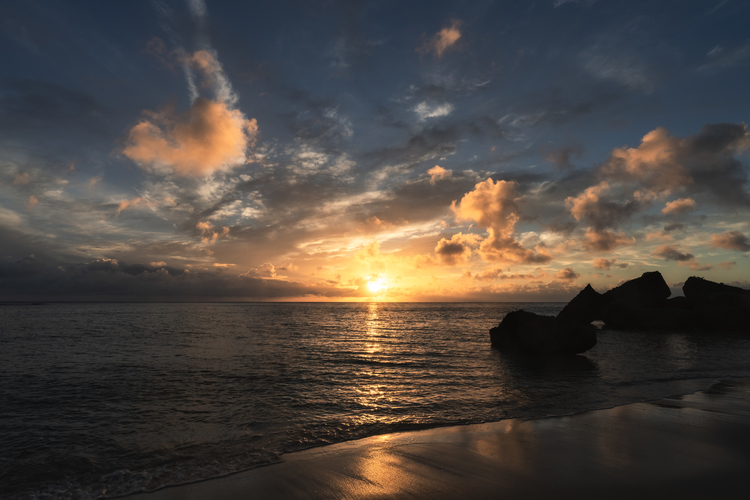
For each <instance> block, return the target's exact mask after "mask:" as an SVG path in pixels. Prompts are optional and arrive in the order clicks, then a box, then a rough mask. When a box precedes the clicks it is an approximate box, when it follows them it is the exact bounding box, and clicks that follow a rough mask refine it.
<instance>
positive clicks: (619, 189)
mask: <svg viewBox="0 0 750 500" xmlns="http://www.w3.org/2000/svg"><path fill="white" fill-rule="evenodd" d="M749 25H750V3H749V2H747V1H746V0H742V1H740V0H706V1H700V2H698V1H683V0H680V1H668V0H665V1H659V2H653V1H643V2H641V1H637V0H629V1H616V0H540V1H529V2H510V1H489V0H485V1H436V0H431V1H426V2H420V1H409V2H404V1H379V2H376V1H359V2H358V1H335V0H330V1H300V2H295V1H284V0H274V1H253V2H228V1H224V2H222V1H218V0H214V1H212V0H153V1H137V2H90V1H72V0H66V1H52V0H49V1H43V2H42V1H37V0H23V1H15V0H6V1H4V2H3V3H2V5H0V59H1V60H2V61H3V64H2V65H0V300H36V299H50V300H187V301H190V300H220V301H230V300H243V301H262V300H269V301H294V300H296V301H565V300H569V299H570V298H572V297H573V296H574V295H575V294H576V293H577V292H578V291H579V290H580V289H581V288H583V287H584V286H585V285H586V284H587V283H591V284H592V286H594V288H595V289H597V290H600V291H604V290H607V289H609V288H611V287H613V286H616V285H617V284H619V283H621V282H622V281H624V280H627V279H631V278H633V277H636V276H639V275H640V274H642V273H643V272H646V271H654V270H658V271H660V272H661V273H662V275H664V277H665V279H666V281H667V283H668V284H669V285H670V286H671V287H672V288H673V290H674V293H675V294H679V290H680V287H681V285H682V283H683V282H684V281H685V279H686V278H687V277H688V276H701V277H705V278H707V279H710V280H713V281H717V282H725V283H732V284H735V285H738V286H744V287H748V286H750V260H749V259H748V256H749V255H750V238H749V237H748V235H750V185H749V184H748V174H749V172H750V133H749V132H748V126H747V121H748V119H749V117H748V113H749V112H750V94H749V93H748V88H750V32H749V31H748V29H747V26H749Z"/></svg>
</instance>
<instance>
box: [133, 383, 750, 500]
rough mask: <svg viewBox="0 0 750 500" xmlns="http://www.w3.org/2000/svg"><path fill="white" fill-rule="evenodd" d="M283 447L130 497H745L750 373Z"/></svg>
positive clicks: (749, 475)
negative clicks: (273, 456) (691, 388)
mask: <svg viewBox="0 0 750 500" xmlns="http://www.w3.org/2000/svg"><path fill="white" fill-rule="evenodd" d="M282 458H283V462H282V463H279V464H275V465H271V466H268V467H261V468H257V469H253V470H249V471H246V472H242V473H238V474H234V475H232V476H228V477H224V478H220V479H212V480H209V481H204V482H199V483H193V484H189V485H183V486H177V487H171V488H165V489H163V490H160V491H157V492H154V493H148V494H141V495H133V496H130V497H128V498H129V499H132V500H136V499H138V500H173V499H212V498H217V499H218V498H221V499H227V500H233V499H277V498H279V499H281V498H289V499H385V498H394V499H396V498H398V499H403V498H411V499H430V500H439V499H461V500H469V499H474V498H493V499H495V498H510V499H515V498H545V499H549V498H571V499H573V498H575V499H580V498H597V499H612V498H623V499H624V498H628V499H630V500H632V498H633V497H634V496H637V497H638V500H641V499H643V498H680V499H690V498H712V499H715V498H743V499H744V498H748V495H750V379H730V380H725V381H722V382H719V383H718V384H716V385H714V386H713V387H712V388H711V389H709V390H707V391H702V392H698V393H694V394H689V395H685V396H676V397H670V398H666V399H662V400H659V401H653V402H647V403H634V404H629V405H625V406H619V407H616V408H611V409H606V410H594V411H589V412H585V413H579V414H576V415H570V416H564V417H550V418H542V419H534V420H526V421H524V420H519V419H514V420H506V421H501V422H494V423H489V424H480V425H468V426H456V427H444V428H439V429H431V430H426V431H417V432H404V433H398V434H388V435H383V436H375V437H371V438H367V439H361V440H358V441H351V442H347V443H341V444H336V445H331V446H326V447H322V448H315V449H311V450H306V451H302V452H297V453H291V454H288V455H284V456H283V457H282Z"/></svg>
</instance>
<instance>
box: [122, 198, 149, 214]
mask: <svg viewBox="0 0 750 500" xmlns="http://www.w3.org/2000/svg"><path fill="white" fill-rule="evenodd" d="M141 203H147V202H146V200H144V199H143V198H141V197H138V198H133V199H132V200H122V201H121V202H120V204H119V205H117V214H116V215H120V212H122V211H123V210H128V209H129V208H133V207H137V206H138V205H140V204H141Z"/></svg>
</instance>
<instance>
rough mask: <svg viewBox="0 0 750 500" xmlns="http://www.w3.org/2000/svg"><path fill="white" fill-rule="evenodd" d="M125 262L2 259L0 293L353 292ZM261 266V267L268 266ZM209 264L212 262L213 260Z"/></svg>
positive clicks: (196, 295) (130, 296)
mask: <svg viewBox="0 0 750 500" xmlns="http://www.w3.org/2000/svg"><path fill="white" fill-rule="evenodd" d="M154 264H158V265H151V264H137V263H136V264H127V263H125V262H122V261H117V260H115V259H97V260H92V261H89V262H84V263H60V262H56V261H49V260H46V259H43V258H35V257H33V256H29V257H26V258H24V259H21V260H19V261H16V262H13V261H8V260H3V259H0V297H13V298H14V299H18V298H19V297H24V298H27V299H28V300H35V299H40V300H47V299H55V298H57V299H59V298H63V297H64V298H65V299H66V300H91V299H94V298H95V299H96V300H159V301H162V300H178V301H179V300H206V299H209V300H222V299H224V300H243V299H256V300H258V299H260V300H273V299H275V298H285V297H289V298H292V297H294V298H300V297H351V296H354V295H360V294H358V293H356V291H353V290H352V289H351V288H339V287H337V286H331V285H324V284H315V285H307V284H303V283H298V282H290V281H284V280H279V279H260V278H253V277H250V276H243V277H239V276H236V275H232V274H228V273H227V272H226V271H225V270H223V269H222V268H213V269H211V270H201V269H196V270H194V269H180V268H173V267H169V266H162V265H161V264H162V263H161V262H155V263H154ZM264 266H265V264H264V265H263V266H260V267H259V270H260V271H261V273H267V272H268V270H270V268H268V267H264ZM212 267H213V266H212Z"/></svg>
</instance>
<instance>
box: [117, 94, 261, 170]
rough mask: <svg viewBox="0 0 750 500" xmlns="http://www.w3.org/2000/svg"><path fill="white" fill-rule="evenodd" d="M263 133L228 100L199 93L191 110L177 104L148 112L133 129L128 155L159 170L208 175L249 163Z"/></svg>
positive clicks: (125, 151)
mask: <svg viewBox="0 0 750 500" xmlns="http://www.w3.org/2000/svg"><path fill="white" fill-rule="evenodd" d="M257 133H258V124H257V122H256V121H255V119H252V120H247V119H246V118H245V116H244V115H243V114H242V112H241V111H239V110H236V109H234V110H231V109H229V108H228V107H227V105H226V104H225V103H223V102H216V101H210V100H208V99H205V98H202V97H199V98H198V99H196V100H195V102H194V103H193V104H192V105H191V106H190V109H188V110H187V111H186V112H184V113H181V114H176V113H175V111H174V108H173V107H172V106H167V107H166V108H164V109H162V110H161V111H158V112H146V118H145V119H144V120H142V121H141V122H140V123H139V124H137V125H136V126H134V127H133V128H132V129H130V134H129V136H128V144H127V146H126V147H125V149H124V150H123V153H124V154H125V156H127V157H128V158H130V159H131V160H134V161H136V162H138V163H140V164H141V165H143V166H146V167H150V168H152V169H154V170H157V171H166V172H171V173H175V174H178V175H185V176H207V175H210V174H212V173H214V172H216V171H218V170H221V169H223V168H225V167H233V166H236V165H240V164H243V163H246V162H247V156H246V153H247V149H248V147H249V146H251V145H252V144H253V142H254V140H255V137H256V135H257Z"/></svg>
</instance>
